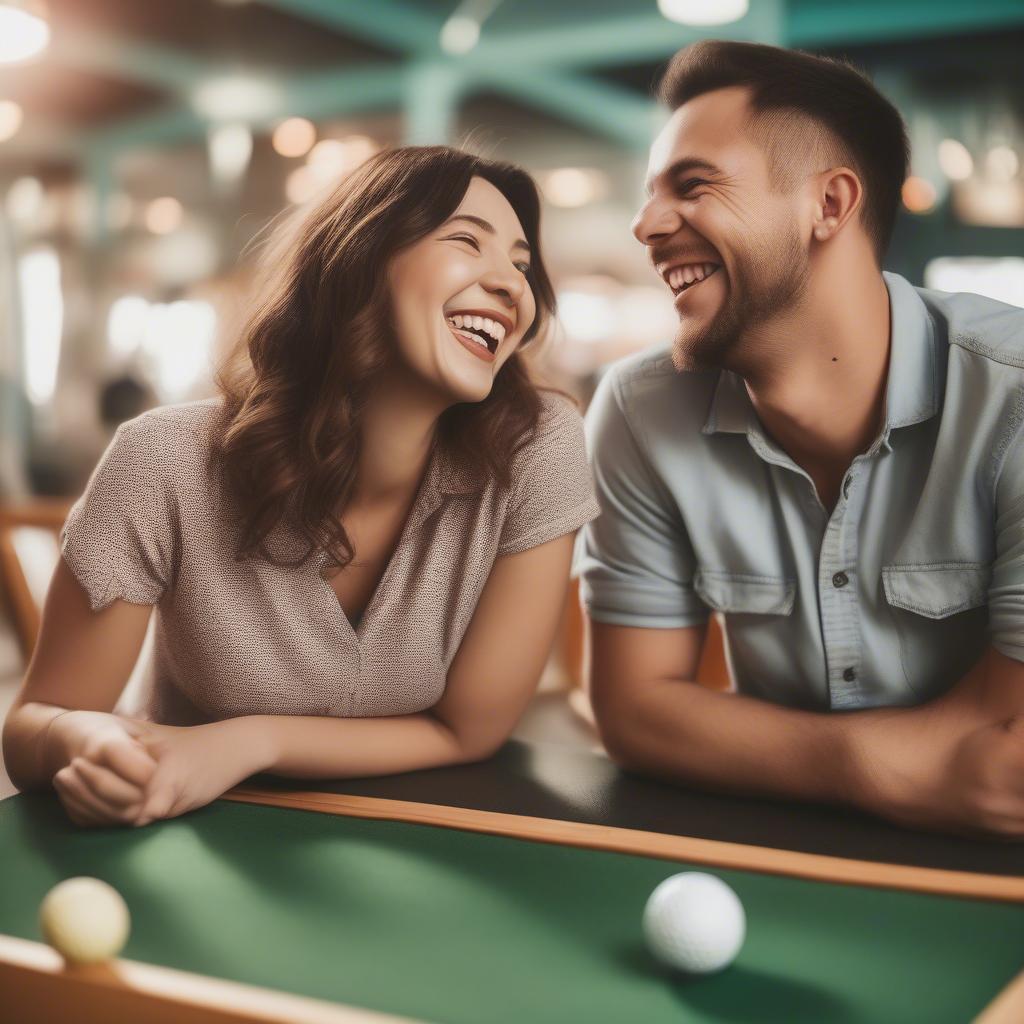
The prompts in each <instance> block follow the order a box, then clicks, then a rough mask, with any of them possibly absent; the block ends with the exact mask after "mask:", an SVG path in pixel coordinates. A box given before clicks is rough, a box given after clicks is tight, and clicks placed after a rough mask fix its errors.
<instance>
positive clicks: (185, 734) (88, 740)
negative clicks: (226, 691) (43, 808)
mask: <svg viewBox="0 0 1024 1024" xmlns="http://www.w3.org/2000/svg"><path fill="white" fill-rule="evenodd" d="M237 724H238V720H235V722H234V723H232V722H231V721H227V722H212V723H209V724H205V725H194V726H170V725H157V724H155V723H153V722H146V721H141V720H138V719H132V718H125V717H122V716H120V715H113V714H107V713H104V712H97V711H69V712H66V713H64V714H62V715H60V716H58V717H57V718H56V719H55V720H54V721H53V723H52V724H51V726H50V733H51V735H50V742H51V743H54V744H59V745H60V748H61V750H62V752H64V755H65V757H64V758H63V759H64V760H66V763H65V764H64V767H62V768H61V769H60V770H59V771H57V772H56V773H55V774H54V776H53V787H54V789H55V790H56V792H57V795H58V797H59V798H60V801H61V803H62V804H63V806H64V808H65V810H66V811H67V813H68V817H69V818H70V819H71V820H72V821H73V822H74V823H75V824H76V825H81V826H93V827H96V826H101V827H102V826H110V825H132V826H139V825H148V824H149V823H150V822H152V821H155V820H157V819H160V818H174V817H177V816H178V815H180V814H185V813H186V812H187V811H191V810H195V809H196V808H198V807H203V806H205V805H206V804H208V803H210V802H211V801H212V800H215V799H217V797H219V796H221V795H222V794H223V793H225V792H226V791H227V790H229V789H231V787H232V786H235V785H237V784H238V783H239V782H241V781H242V780H243V779H245V778H247V777H248V776H249V775H252V774H254V773H255V772H256V771H259V769H260V766H259V765H258V764H257V763H255V760H254V757H253V748H252V745H251V744H247V743H240V742H239V738H240V737H239V736H237V735H232V734H231V733H232V726H233V725H235V726H237ZM236 731H237V730H236Z"/></svg>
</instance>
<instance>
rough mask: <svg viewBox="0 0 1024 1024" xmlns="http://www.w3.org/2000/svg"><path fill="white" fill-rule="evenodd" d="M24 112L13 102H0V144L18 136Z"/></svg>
mask: <svg viewBox="0 0 1024 1024" xmlns="http://www.w3.org/2000/svg"><path fill="white" fill-rule="evenodd" d="M24 117H25V114H24V111H23V110H22V109H21V107H20V106H18V104H17V103H15V102H14V100H0V142H6V141H7V140H8V139H13V138H14V136H15V135H17V134H18V129H19V128H20V127H21V122H22V121H23V120H24Z"/></svg>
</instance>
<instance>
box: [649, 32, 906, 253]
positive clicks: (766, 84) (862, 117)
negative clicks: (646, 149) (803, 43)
mask: <svg viewBox="0 0 1024 1024" xmlns="http://www.w3.org/2000/svg"><path fill="white" fill-rule="evenodd" d="M730 86H743V87H746V88H748V89H749V90H750V106H751V113H752V119H751V130H752V132H753V133H754V135H755V137H756V138H757V140H758V142H759V143H760V144H761V145H762V147H763V148H764V149H765V152H766V155H767V157H768V165H769V168H770V171H771V174H772V179H773V183H775V184H776V185H777V186H780V187H788V186H790V185H792V184H793V183H794V176H793V171H794V170H799V169H800V168H795V167H794V161H793V154H794V152H797V153H799V152H803V153H805V154H808V156H809V158H810V160H811V161H812V162H813V163H814V164H815V166H813V167H812V168H810V171H811V173H814V172H817V171H821V170H827V169H828V168H829V167H834V166H842V165H844V164H845V165H846V166H849V167H850V168H851V169H852V170H854V171H856V172H857V174H858V175H859V176H860V179H861V182H862V184H863V186H864V199H863V204H862V208H861V217H862V223H863V225H864V229H865V231H866V232H867V234H868V236H869V237H870V239H871V241H872V243H873V245H874V249H875V255H876V258H877V260H878V263H879V266H881V263H882V259H883V257H884V256H885V251H886V249H887V248H888V246H889V240H890V239H891V237H892V231H893V226H894V224H895V222H896V211H897V209H898V208H899V202H900V191H901V189H902V187H903V181H904V179H905V178H906V176H907V172H908V167H909V163H910V144H909V142H908V141H907V132H906V127H905V126H904V124H903V119H902V118H901V117H900V114H899V111H898V110H897V109H896V108H895V107H894V106H893V105H892V104H891V103H890V102H889V101H888V100H887V99H886V98H885V97H884V96H883V95H882V94H881V93H880V92H879V91H878V90H877V89H876V88H875V87H874V85H873V84H872V83H871V81H870V80H869V79H868V77H867V76H866V75H865V74H864V73H863V72H861V71H859V70H858V69H857V68H855V67H853V66H852V65H851V64H848V63H846V62H844V61H839V60H832V59H829V58H826V57H815V56H813V55H812V54H809V53H802V52H800V51H798V50H784V49H781V48H780V47H777V46H764V45H761V44H759V43H738V42H731V41H728V40H722V39H708V40H704V41H702V42H699V43H694V44H693V45H692V46H687V47H686V48H685V49H682V50H680V51H679V52H678V53H677V54H676V55H675V56H674V57H673V58H672V60H671V61H670V62H669V65H668V69H667V70H666V72H665V76H664V78H662V81H661V86H660V88H659V95H660V98H661V100H662V101H663V102H664V103H666V104H668V106H669V107H670V108H671V109H672V110H677V109H678V108H679V107H681V106H682V105H683V104H684V103H686V102H688V101H689V100H691V99H694V98H695V97H697V96H702V95H703V94H704V93H708V92H713V91H715V90H716V89H725V88H729V87H730Z"/></svg>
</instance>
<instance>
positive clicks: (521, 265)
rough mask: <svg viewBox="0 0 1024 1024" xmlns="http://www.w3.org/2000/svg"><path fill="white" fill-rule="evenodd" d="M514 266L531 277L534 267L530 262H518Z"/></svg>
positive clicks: (524, 275)
mask: <svg viewBox="0 0 1024 1024" xmlns="http://www.w3.org/2000/svg"><path fill="white" fill-rule="evenodd" d="M514 266H515V268H516V270H518V271H519V273H520V274H522V275H523V277H529V276H530V271H531V270H532V269H533V268H532V267H531V266H530V264H529V263H516V264H514Z"/></svg>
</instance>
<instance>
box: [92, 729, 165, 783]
mask: <svg viewBox="0 0 1024 1024" xmlns="http://www.w3.org/2000/svg"><path fill="white" fill-rule="evenodd" d="M98 760H99V761H100V763H101V764H102V765H103V766H104V767H107V768H110V769H111V770H112V771H113V772H115V773H116V774H117V775H119V776H121V778H122V779H124V780H125V781H126V782H129V783H132V784H133V785H135V786H138V787H139V788H140V789H145V788H146V786H147V785H148V784H149V780H150V779H151V778H152V777H153V773H154V772H155V771H156V764H157V762H156V758H154V757H153V756H152V755H151V754H150V753H149V751H147V750H146V749H145V747H143V745H142V743H141V742H140V741H138V740H126V741H125V742H123V743H108V744H106V745H105V746H104V747H103V750H102V753H101V756H100V758H99V759H98Z"/></svg>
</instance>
